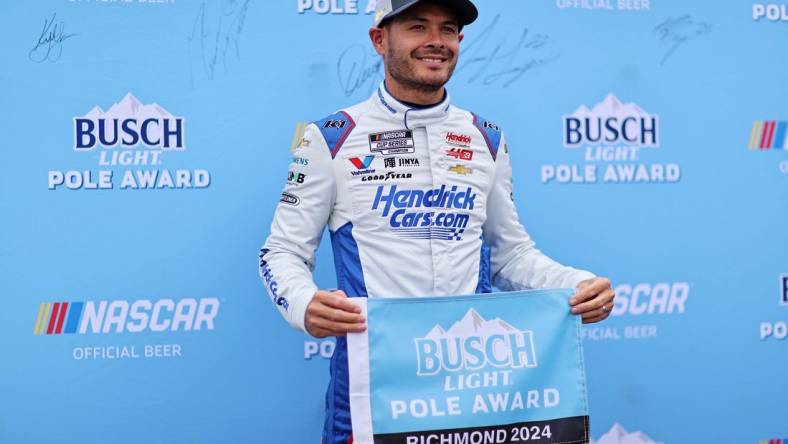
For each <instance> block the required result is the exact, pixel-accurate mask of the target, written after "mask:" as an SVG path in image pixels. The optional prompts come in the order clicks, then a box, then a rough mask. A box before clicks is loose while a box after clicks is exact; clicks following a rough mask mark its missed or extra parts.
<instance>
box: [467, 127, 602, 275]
mask: <svg viewBox="0 0 788 444" xmlns="http://www.w3.org/2000/svg"><path fill="white" fill-rule="evenodd" d="M498 148H499V149H498V154H497V159H496V170H495V176H494V179H493V184H492V189H491V191H490V193H489V195H488V198H487V220H486V221H485V223H484V226H483V227H482V232H483V237H484V241H485V243H486V244H487V245H488V246H489V248H490V266H491V267H490V268H491V270H490V272H491V275H492V283H493V285H494V286H496V287H497V288H500V289H501V290H505V291H512V290H524V289H530V288H575V286H577V284H578V283H579V282H580V281H582V280H585V279H589V278H592V277H594V275H593V274H592V273H589V272H588V271H584V270H578V269H575V268H572V267H567V266H564V265H561V264H559V263H558V262H556V261H554V260H553V259H551V258H549V257H548V256H546V255H544V254H543V253H542V252H541V251H539V250H538V249H536V247H535V243H534V241H533V240H532V239H531V237H530V236H529V235H528V233H527V232H526V231H525V228H523V226H522V224H520V220H519V216H518V214H517V209H516V207H515V205H514V201H513V199H512V166H511V163H510V160H509V152H508V149H507V147H506V141H505V140H504V138H503V137H501V142H500V144H499V147H498Z"/></svg>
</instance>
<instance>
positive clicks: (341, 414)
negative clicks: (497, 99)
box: [260, 83, 593, 444]
mask: <svg viewBox="0 0 788 444" xmlns="http://www.w3.org/2000/svg"><path fill="white" fill-rule="evenodd" d="M511 175H512V171H511V165H510V162H509V152H508V149H507V147H506V142H505V140H504V137H503V134H502V132H501V130H500V129H499V128H498V126H497V125H495V124H494V123H492V122H490V121H489V120H486V119H484V118H482V117H480V116H478V115H475V114H473V113H471V112H468V111H465V110H462V109H460V108H457V107H455V106H453V105H451V103H450V98H449V95H448V93H447V94H446V97H445V98H444V100H443V101H442V102H441V103H439V104H438V105H435V106H433V107H430V108H426V109H415V108H409V107H407V106H406V105H404V104H402V103H400V102H398V101H397V100H396V99H395V98H394V97H392V96H391V95H390V94H389V93H388V91H387V90H386V87H385V84H383V83H382V84H381V85H380V87H379V88H378V89H377V90H376V91H375V92H374V94H373V95H372V97H370V98H369V99H368V100H366V101H364V102H362V103H359V104H357V105H354V106H352V107H349V108H346V109H343V110H340V111H339V112H337V113H335V114H333V115H330V116H328V117H326V118H324V119H322V120H320V121H317V122H314V123H312V124H310V125H309V126H308V127H307V129H306V131H305V133H304V137H303V139H301V141H300V142H299V147H298V149H297V150H296V152H295V157H294V159H293V162H292V164H291V166H290V172H289V175H288V183H287V185H286V186H285V189H284V192H283V193H282V197H281V200H280V203H279V205H278V207H277V209H276V214H275V215H274V220H273V223H272V225H271V233H270V236H269V237H268V239H267V240H266V242H265V245H264V246H263V248H262V249H261V251H260V276H261V278H262V280H263V283H264V285H265V287H266V288H267V290H268V293H269V295H270V297H271V299H272V300H273V302H274V304H275V305H276V307H277V308H278V309H279V311H280V312H281V313H282V315H283V316H284V317H285V319H287V321H288V322H290V324H292V325H293V326H294V327H296V328H298V329H301V330H304V313H305V310H306V307H307V305H308V304H309V302H310V300H311V299H312V297H313V295H314V294H315V292H316V291H317V289H318V288H317V286H316V285H315V283H314V281H313V279H312V273H311V270H312V269H313V265H314V258H315V249H316V248H317V246H318V244H319V243H320V238H321V236H322V233H323V229H324V227H325V225H326V224H328V228H329V231H330V233H331V244H332V247H333V250H334V264H335V268H336V275H337V288H339V289H341V290H343V291H344V292H345V293H346V294H347V295H348V296H350V297H370V298H379V297H410V296H439V295H463V294H473V293H488V292H490V291H492V286H495V287H497V288H499V289H501V290H521V289H527V288H544V287H569V288H574V287H575V286H576V285H577V283H578V282H580V281H581V280H584V279H588V278H591V277H593V275H592V274H591V273H589V272H587V271H582V270H577V269H574V268H570V267H566V266H563V265H561V264H559V263H557V262H555V261H554V260H552V259H550V258H549V257H547V256H545V255H544V254H542V253H541V252H540V251H539V250H537V249H536V248H535V247H534V242H533V241H532V240H531V238H530V237H529V235H528V233H526V231H525V230H524V229H523V226H522V225H521V224H520V222H519V218H518V215H517V210H516V208H515V205H514V202H513V201H512V181H511ZM568 309H569V307H568V305H567V310H568ZM349 409H350V406H349V401H348V370H347V348H346V342H345V338H344V337H341V338H337V344H336V348H335V351H334V356H333V358H332V360H331V381H330V384H329V387H328V392H327V394H326V421H325V426H324V430H323V441H324V442H325V443H332V444H333V443H347V442H348V440H349V439H350V435H351V423H350V411H349Z"/></svg>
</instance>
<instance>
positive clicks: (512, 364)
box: [415, 309, 537, 376]
mask: <svg viewBox="0 0 788 444" xmlns="http://www.w3.org/2000/svg"><path fill="white" fill-rule="evenodd" d="M415 342H416V356H417V370H416V373H417V374H418V375H419V376H431V375H436V374H438V373H440V372H442V371H446V372H457V371H475V370H482V369H490V368H491V367H492V368H494V369H515V368H524V367H536V366H537V363H536V348H535V347H534V338H533V332H532V331H530V330H529V331H520V330H517V329H516V328H514V327H512V326H511V325H509V324H508V323H506V322H505V321H503V320H501V319H498V318H495V319H492V320H489V321H488V320H485V319H484V318H483V317H481V315H479V313H477V312H476V310H474V309H470V310H468V312H467V313H466V314H465V316H463V318H462V319H460V320H459V321H457V322H455V323H454V325H452V326H451V327H450V328H449V329H448V330H444V329H443V328H442V327H441V326H440V325H436V326H435V327H433V329H432V330H430V331H429V333H427V335H426V336H424V337H423V338H417V339H416V340H415Z"/></svg>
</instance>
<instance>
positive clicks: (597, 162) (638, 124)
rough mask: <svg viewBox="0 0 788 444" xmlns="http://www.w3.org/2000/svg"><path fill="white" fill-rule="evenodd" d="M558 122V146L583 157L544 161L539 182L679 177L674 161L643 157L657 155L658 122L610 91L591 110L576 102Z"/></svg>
mask: <svg viewBox="0 0 788 444" xmlns="http://www.w3.org/2000/svg"><path fill="white" fill-rule="evenodd" d="M562 120H563V128H562V135H561V138H562V141H563V146H564V147H566V148H569V149H571V150H574V151H575V152H576V153H577V154H579V155H582V163H579V162H578V163H569V162H567V163H556V164H543V165H542V168H541V181H542V183H544V184H547V183H559V184H597V183H617V184H645V183H655V184H657V183H658V184H671V183H676V182H678V181H679V180H681V166H680V165H679V164H677V163H662V162H654V161H653V160H647V159H642V157H643V156H651V155H656V154H654V153H655V152H657V150H655V149H654V148H658V147H659V146H660V123H659V122H660V121H659V116H657V115H654V114H649V113H647V112H646V111H644V110H643V109H642V108H640V107H639V106H638V105H636V104H634V103H622V102H621V101H620V100H618V98H616V96H615V95H614V94H613V93H610V94H608V95H607V97H605V99H604V100H602V101H601V102H599V103H597V104H596V105H594V107H593V108H591V109H589V108H588V107H587V106H586V105H581V106H580V107H579V108H577V109H576V110H575V112H573V113H572V114H569V115H564V116H562ZM578 148H580V149H578ZM641 150H642V152H641Z"/></svg>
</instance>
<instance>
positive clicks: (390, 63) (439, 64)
mask: <svg viewBox="0 0 788 444" xmlns="http://www.w3.org/2000/svg"><path fill="white" fill-rule="evenodd" d="M460 40H462V35H460V33H459V26H458V23H457V17H456V16H455V15H454V13H453V12H452V10H451V9H449V8H447V7H445V6H441V5H436V4H432V3H422V4H418V5H416V6H414V7H412V8H410V9H409V10H407V11H406V12H403V13H402V14H400V15H399V16H397V17H395V18H394V19H393V21H392V22H391V23H390V24H389V25H388V26H386V32H385V35H384V37H383V45H382V46H383V51H384V54H385V63H386V69H387V70H388V72H389V73H390V75H391V76H392V77H393V78H394V79H395V80H397V81H398V82H400V83H402V84H404V85H406V86H409V87H411V88H414V89H418V90H423V91H435V90H438V89H440V88H441V87H442V86H443V85H445V84H446V82H448V81H449V78H450V77H451V75H452V73H453V72H454V67H455V66H456V65H457V54H458V53H459V48H460Z"/></svg>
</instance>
